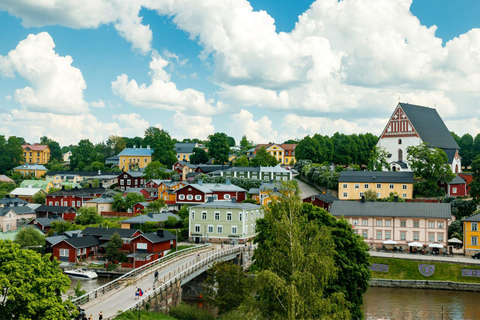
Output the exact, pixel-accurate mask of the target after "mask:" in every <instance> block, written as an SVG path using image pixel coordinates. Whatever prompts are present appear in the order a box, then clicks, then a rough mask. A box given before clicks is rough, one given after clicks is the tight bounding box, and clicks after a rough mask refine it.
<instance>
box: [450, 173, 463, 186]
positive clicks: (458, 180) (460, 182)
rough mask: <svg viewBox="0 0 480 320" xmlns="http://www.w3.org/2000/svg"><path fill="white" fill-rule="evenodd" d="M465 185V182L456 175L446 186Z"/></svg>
mask: <svg viewBox="0 0 480 320" xmlns="http://www.w3.org/2000/svg"><path fill="white" fill-rule="evenodd" d="M466 183H467V181H466V180H465V179H464V178H462V177H460V176H458V175H456V176H455V178H453V179H452V181H450V182H449V183H448V184H466Z"/></svg>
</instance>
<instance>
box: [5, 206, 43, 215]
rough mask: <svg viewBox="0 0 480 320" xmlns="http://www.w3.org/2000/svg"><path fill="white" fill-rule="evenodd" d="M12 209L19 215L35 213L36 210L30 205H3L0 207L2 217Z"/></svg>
mask: <svg viewBox="0 0 480 320" xmlns="http://www.w3.org/2000/svg"><path fill="white" fill-rule="evenodd" d="M10 211H13V212H15V214H17V215H22V214H35V210H33V209H32V208H30V207H29V206H20V207H3V208H0V217H4V216H5V215H6V214H7V213H9V212H10Z"/></svg>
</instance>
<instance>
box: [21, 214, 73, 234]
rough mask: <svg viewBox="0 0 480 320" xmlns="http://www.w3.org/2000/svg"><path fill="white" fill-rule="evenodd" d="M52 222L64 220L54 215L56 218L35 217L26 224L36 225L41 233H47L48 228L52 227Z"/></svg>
mask: <svg viewBox="0 0 480 320" xmlns="http://www.w3.org/2000/svg"><path fill="white" fill-rule="evenodd" d="M52 222H65V220H63V219H62V218H60V217H56V218H53V217H52V218H35V219H33V220H32V221H30V222H29V223H28V224H29V225H31V226H35V227H37V228H38V229H40V231H42V232H43V233H48V231H50V229H51V227H52Z"/></svg>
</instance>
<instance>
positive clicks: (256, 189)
mask: <svg viewBox="0 0 480 320" xmlns="http://www.w3.org/2000/svg"><path fill="white" fill-rule="evenodd" d="M248 193H250V194H260V189H259V188H250V190H248Z"/></svg>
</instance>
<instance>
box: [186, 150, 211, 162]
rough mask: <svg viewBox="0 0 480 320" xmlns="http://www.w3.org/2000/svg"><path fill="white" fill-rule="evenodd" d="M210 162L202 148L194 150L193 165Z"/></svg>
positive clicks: (191, 159)
mask: <svg viewBox="0 0 480 320" xmlns="http://www.w3.org/2000/svg"><path fill="white" fill-rule="evenodd" d="M209 161H210V158H209V157H208V154H207V153H206V152H205V150H204V149H202V148H193V154H192V155H191V156H190V163H191V164H207V163H208V162H209Z"/></svg>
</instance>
